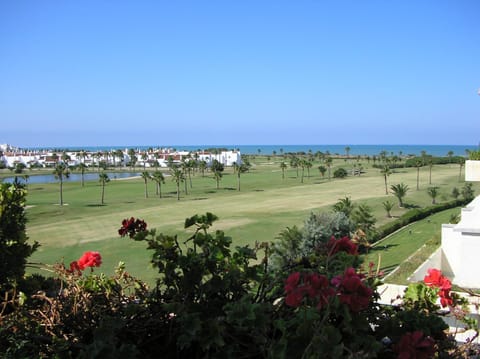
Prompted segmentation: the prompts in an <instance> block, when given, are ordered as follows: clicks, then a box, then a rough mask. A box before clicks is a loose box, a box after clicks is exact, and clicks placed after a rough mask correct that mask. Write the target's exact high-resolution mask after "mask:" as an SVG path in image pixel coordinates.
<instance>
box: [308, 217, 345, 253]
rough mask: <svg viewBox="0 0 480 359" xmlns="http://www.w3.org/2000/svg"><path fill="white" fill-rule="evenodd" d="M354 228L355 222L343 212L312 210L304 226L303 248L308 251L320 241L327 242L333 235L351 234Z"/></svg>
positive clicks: (338, 236)
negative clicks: (315, 211) (316, 211)
mask: <svg viewBox="0 0 480 359" xmlns="http://www.w3.org/2000/svg"><path fill="white" fill-rule="evenodd" d="M354 229H355V225H354V223H353V222H352V221H351V220H350V219H349V218H348V217H347V216H346V215H345V213H343V212H336V213H330V212H320V213H318V214H315V213H313V212H312V213H310V215H309V217H308V218H307V219H306V220H305V224H304V228H303V231H304V233H303V241H304V244H303V245H302V247H303V250H305V251H307V252H308V251H310V250H312V249H314V248H315V247H316V246H318V245H319V244H320V243H326V242H327V241H329V240H330V238H331V237H332V236H334V237H336V238H340V237H344V236H349V235H350V233H352V232H353V230H354Z"/></svg>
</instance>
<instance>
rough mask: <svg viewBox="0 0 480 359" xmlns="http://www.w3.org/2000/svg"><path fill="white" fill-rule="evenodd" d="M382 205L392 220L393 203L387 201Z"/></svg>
mask: <svg viewBox="0 0 480 359" xmlns="http://www.w3.org/2000/svg"><path fill="white" fill-rule="evenodd" d="M382 205H383V208H384V209H385V211H386V212H387V217H388V218H392V209H393V203H392V202H390V201H388V200H387V201H385V202H383V203H382Z"/></svg>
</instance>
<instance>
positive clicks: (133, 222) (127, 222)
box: [118, 217, 147, 238]
mask: <svg viewBox="0 0 480 359" xmlns="http://www.w3.org/2000/svg"><path fill="white" fill-rule="evenodd" d="M146 230H147V224H146V223H145V221H143V220H141V219H138V218H137V219H135V218H133V217H131V218H130V219H124V220H123V221H122V227H121V228H120V229H119V230H118V234H119V235H120V236H122V237H124V236H126V235H128V236H129V237H130V238H133V237H134V236H135V234H137V233H138V232H143V231H146Z"/></svg>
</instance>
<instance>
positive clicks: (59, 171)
mask: <svg viewBox="0 0 480 359" xmlns="http://www.w3.org/2000/svg"><path fill="white" fill-rule="evenodd" d="M53 174H54V175H55V178H56V179H58V180H59V183H60V206H63V180H64V179H65V178H68V177H70V171H69V170H68V166H67V165H66V164H65V163H63V162H60V163H57V165H56V166H55V169H54V170H53Z"/></svg>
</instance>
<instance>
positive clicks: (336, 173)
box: [333, 167, 348, 178]
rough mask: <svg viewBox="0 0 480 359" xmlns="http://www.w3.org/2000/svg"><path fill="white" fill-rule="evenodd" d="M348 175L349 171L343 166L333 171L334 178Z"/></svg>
mask: <svg viewBox="0 0 480 359" xmlns="http://www.w3.org/2000/svg"><path fill="white" fill-rule="evenodd" d="M347 175H348V172H347V170H346V169H345V168H343V167H340V168H337V169H336V170H335V171H333V177H334V178H345V177H347Z"/></svg>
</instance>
